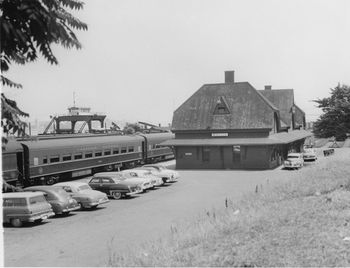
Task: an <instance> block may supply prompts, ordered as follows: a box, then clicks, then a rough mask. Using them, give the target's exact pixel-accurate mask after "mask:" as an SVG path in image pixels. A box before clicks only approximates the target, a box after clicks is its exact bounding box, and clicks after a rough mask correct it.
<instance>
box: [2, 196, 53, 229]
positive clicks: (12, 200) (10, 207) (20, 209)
mask: <svg viewBox="0 0 350 268" xmlns="http://www.w3.org/2000/svg"><path fill="white" fill-rule="evenodd" d="M2 200H3V203H2V207H3V222H4V223H11V224H12V226H14V227H21V226H22V224H23V222H41V221H43V220H46V219H47V218H49V217H52V216H54V215H55V213H54V212H53V210H52V208H51V205H50V204H49V203H48V202H47V201H46V199H45V197H44V194H43V193H42V192H15V193H3V194H2Z"/></svg>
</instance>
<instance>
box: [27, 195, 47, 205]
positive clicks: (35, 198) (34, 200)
mask: <svg viewBox="0 0 350 268" xmlns="http://www.w3.org/2000/svg"><path fill="white" fill-rule="evenodd" d="M42 202H46V200H45V198H44V196H42V195H39V196H33V197H30V198H29V204H36V203H42Z"/></svg>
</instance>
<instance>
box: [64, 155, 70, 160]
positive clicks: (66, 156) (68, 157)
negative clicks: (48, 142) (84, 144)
mask: <svg viewBox="0 0 350 268" xmlns="http://www.w3.org/2000/svg"><path fill="white" fill-rule="evenodd" d="M62 160H63V161H70V160H72V156H71V155H64V156H63V157H62Z"/></svg>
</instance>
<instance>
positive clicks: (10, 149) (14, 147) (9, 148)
mask: <svg viewBox="0 0 350 268" xmlns="http://www.w3.org/2000/svg"><path fill="white" fill-rule="evenodd" d="M17 152H23V147H22V145H21V144H20V143H19V142H17V141H14V140H9V141H8V142H7V143H6V144H4V147H3V148H2V153H3V154H10V153H17Z"/></svg>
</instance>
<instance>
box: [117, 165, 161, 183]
mask: <svg viewBox="0 0 350 268" xmlns="http://www.w3.org/2000/svg"><path fill="white" fill-rule="evenodd" d="M127 171H128V172H129V174H130V175H131V176H133V177H138V178H149V179H151V180H152V184H153V186H161V185H163V184H164V181H163V179H162V178H160V177H158V176H156V175H154V174H153V173H152V171H151V170H147V169H143V168H133V169H129V170H124V171H123V172H127Z"/></svg>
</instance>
